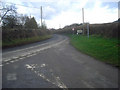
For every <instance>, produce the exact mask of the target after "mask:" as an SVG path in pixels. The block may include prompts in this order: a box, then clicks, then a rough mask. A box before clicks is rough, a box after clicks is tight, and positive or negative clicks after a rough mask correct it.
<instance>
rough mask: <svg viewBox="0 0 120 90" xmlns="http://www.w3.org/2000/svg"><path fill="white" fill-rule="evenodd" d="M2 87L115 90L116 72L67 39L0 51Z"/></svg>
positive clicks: (59, 38) (62, 37)
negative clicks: (109, 89)
mask: <svg viewBox="0 0 120 90" xmlns="http://www.w3.org/2000/svg"><path fill="white" fill-rule="evenodd" d="M2 60H3V61H2V65H0V67H2V88H63V89H68V88H118V69H117V68H116V67H112V66H110V65H108V64H105V63H103V62H100V61H99V60H95V59H94V58H92V57H90V56H88V55H85V54H82V53H80V52H79V51H77V50H76V49H75V48H74V47H72V46H71V45H70V44H69V38H68V37H66V36H62V35H53V37H52V38H51V39H48V40H45V41H42V42H37V43H33V44H29V45H24V46H19V47H15V48H9V49H4V50H3V55H2Z"/></svg>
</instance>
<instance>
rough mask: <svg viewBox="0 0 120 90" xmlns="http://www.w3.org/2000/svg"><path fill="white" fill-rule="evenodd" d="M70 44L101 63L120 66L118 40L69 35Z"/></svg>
mask: <svg viewBox="0 0 120 90" xmlns="http://www.w3.org/2000/svg"><path fill="white" fill-rule="evenodd" d="M68 36H69V37H70V43H71V44H72V45H73V46H74V47H75V48H76V49H77V50H79V51H81V52H83V53H85V54H88V55H90V56H92V57H94V58H96V59H98V60H100V61H103V62H105V63H109V64H112V65H113V66H118V67H119V66H120V64H118V48H119V47H120V46H119V44H118V43H119V42H120V41H118V40H117V39H109V38H103V37H100V36H90V37H89V38H88V37H87V36H83V35H71V34H69V35H68Z"/></svg>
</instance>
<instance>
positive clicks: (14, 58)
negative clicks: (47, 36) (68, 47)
mask: <svg viewBox="0 0 120 90" xmlns="http://www.w3.org/2000/svg"><path fill="white" fill-rule="evenodd" d="M66 40H67V39H65V40H63V41H61V42H58V43H55V44H53V45H50V46H46V47H43V48H40V49H39V50H37V51H33V52H31V53H27V54H24V55H20V56H18V57H13V58H9V59H4V60H3V62H8V61H11V60H16V59H24V58H27V57H30V56H34V55H36V54H37V53H39V52H40V51H43V50H46V49H49V48H52V47H54V46H57V45H59V44H61V43H63V42H65V41H66ZM11 62H12V61H11Z"/></svg>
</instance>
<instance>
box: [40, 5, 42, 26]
mask: <svg viewBox="0 0 120 90" xmlns="http://www.w3.org/2000/svg"><path fill="white" fill-rule="evenodd" d="M40 11H41V27H42V6H41V8H40Z"/></svg>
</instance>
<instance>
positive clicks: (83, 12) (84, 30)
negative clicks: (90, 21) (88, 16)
mask: <svg viewBox="0 0 120 90" xmlns="http://www.w3.org/2000/svg"><path fill="white" fill-rule="evenodd" d="M82 16H83V35H84V33H85V30H84V8H82Z"/></svg>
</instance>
